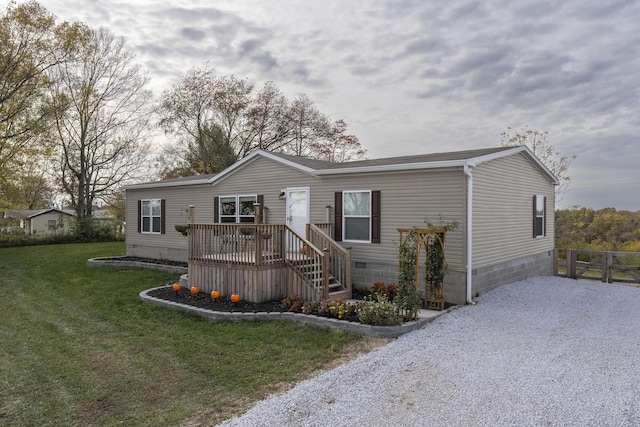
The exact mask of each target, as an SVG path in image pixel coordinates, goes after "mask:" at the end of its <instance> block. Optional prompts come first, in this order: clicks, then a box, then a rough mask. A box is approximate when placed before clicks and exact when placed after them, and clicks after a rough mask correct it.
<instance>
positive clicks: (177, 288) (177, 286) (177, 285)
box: [172, 283, 182, 292]
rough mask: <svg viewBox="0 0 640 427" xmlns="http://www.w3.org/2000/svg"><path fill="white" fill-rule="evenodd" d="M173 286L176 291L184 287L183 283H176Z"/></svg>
mask: <svg viewBox="0 0 640 427" xmlns="http://www.w3.org/2000/svg"><path fill="white" fill-rule="evenodd" d="M172 288H173V290H174V291H176V292H178V291H179V290H180V289H182V285H181V284H180V283H174V284H173V286H172Z"/></svg>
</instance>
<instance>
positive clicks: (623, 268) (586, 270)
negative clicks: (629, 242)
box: [554, 249, 640, 283]
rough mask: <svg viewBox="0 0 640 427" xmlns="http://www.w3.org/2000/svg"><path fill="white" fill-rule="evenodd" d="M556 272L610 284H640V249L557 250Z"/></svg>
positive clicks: (561, 274) (557, 274)
mask: <svg viewBox="0 0 640 427" xmlns="http://www.w3.org/2000/svg"><path fill="white" fill-rule="evenodd" d="M554 274H555V275H556V276H565V277H570V278H572V279H593V280H602V281H603V282H608V283H613V282H622V283H640V252H619V251H617V252H616V251H588V250H578V249H556V250H555V262H554Z"/></svg>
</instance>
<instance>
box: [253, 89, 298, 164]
mask: <svg viewBox="0 0 640 427" xmlns="http://www.w3.org/2000/svg"><path fill="white" fill-rule="evenodd" d="M288 113H289V105H288V102H287V99H286V98H285V97H284V95H282V93H281V92H280V89H278V87H277V86H276V85H275V84H274V83H273V82H267V83H265V85H264V87H263V88H262V90H261V91H260V92H258V93H257V95H256V96H255V98H253V101H252V102H251V104H250V105H249V108H248V109H247V111H246V113H245V121H244V125H245V126H244V129H243V133H242V147H243V152H246V153H248V152H251V151H253V150H256V149H259V150H266V151H278V150H281V149H282V148H283V147H284V145H285V144H286V140H287V138H288V136H289V135H290V134H291V132H292V127H291V126H290V123H289V121H288V116H287V115H288Z"/></svg>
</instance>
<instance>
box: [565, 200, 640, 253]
mask: <svg viewBox="0 0 640 427" xmlns="http://www.w3.org/2000/svg"><path fill="white" fill-rule="evenodd" d="M555 236H556V242H555V243H556V247H557V248H564V249H586V250H595V251H626V252H640V212H631V211H626V210H620V211H618V210H616V209H615V208H605V209H599V210H593V209H589V208H580V207H575V208H573V209H562V210H557V211H556V219H555Z"/></svg>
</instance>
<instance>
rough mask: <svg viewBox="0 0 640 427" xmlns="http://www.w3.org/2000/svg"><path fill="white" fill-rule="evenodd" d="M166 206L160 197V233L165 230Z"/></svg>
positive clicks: (163, 232)
mask: <svg viewBox="0 0 640 427" xmlns="http://www.w3.org/2000/svg"><path fill="white" fill-rule="evenodd" d="M165 225H166V208H165V201H164V199H160V234H165V232H166V227H165Z"/></svg>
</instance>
